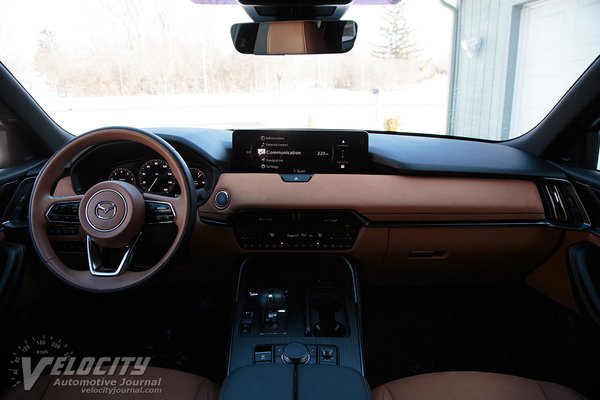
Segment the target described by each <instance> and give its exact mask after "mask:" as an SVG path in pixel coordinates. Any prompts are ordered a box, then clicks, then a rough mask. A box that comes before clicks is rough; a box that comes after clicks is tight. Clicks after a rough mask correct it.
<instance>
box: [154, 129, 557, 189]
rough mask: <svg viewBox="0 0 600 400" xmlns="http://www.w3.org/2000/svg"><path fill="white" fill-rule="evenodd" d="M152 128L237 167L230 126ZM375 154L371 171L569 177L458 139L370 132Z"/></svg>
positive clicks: (508, 150)
mask: <svg viewBox="0 0 600 400" xmlns="http://www.w3.org/2000/svg"><path fill="white" fill-rule="evenodd" d="M152 132H154V133H156V134H158V135H160V136H161V137H163V138H164V139H166V140H168V141H169V142H171V143H172V144H173V143H180V144H181V145H183V146H185V147H186V148H189V149H191V150H193V151H195V152H197V153H198V154H200V155H202V156H203V157H204V158H206V159H207V160H208V161H209V162H211V163H212V164H213V165H215V166H217V167H218V168H219V170H220V171H221V172H231V171H232V165H231V158H232V131H230V130H214V129H194V128H173V129H171V128H157V129H152ZM369 157H370V165H369V173H371V174H378V173H383V174H403V175H404V174H406V175H456V176H494V177H524V178H526V177H551V178H565V174H564V173H563V172H562V171H561V170H560V169H559V168H556V167H555V166H553V165H551V164H550V163H548V162H546V161H544V160H542V159H540V158H537V157H535V156H532V155H530V154H528V153H525V152H524V151H521V150H519V149H516V148H514V147H511V146H507V145H505V144H503V143H494V142H483V141H476V140H468V139H460V138H456V137H432V136H417V135H408V134H389V133H369Z"/></svg>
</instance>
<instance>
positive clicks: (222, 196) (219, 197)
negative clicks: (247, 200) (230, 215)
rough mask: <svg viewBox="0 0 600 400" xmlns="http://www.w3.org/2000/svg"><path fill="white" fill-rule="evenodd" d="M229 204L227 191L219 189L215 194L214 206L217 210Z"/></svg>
mask: <svg viewBox="0 0 600 400" xmlns="http://www.w3.org/2000/svg"><path fill="white" fill-rule="evenodd" d="M228 205H229V192H227V191H226V190H219V191H218V192H217V194H216V195H215V207H217V208H218V209H219V210H222V209H224V208H227V206H228Z"/></svg>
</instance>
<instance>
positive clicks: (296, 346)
mask: <svg viewBox="0 0 600 400" xmlns="http://www.w3.org/2000/svg"><path fill="white" fill-rule="evenodd" d="M281 357H282V358H283V362H285V363H286V364H306V363H307V362H308V360H309V359H310V353H309V351H308V348H307V347H306V346H305V345H303V344H302V343H290V344H288V345H287V346H285V347H284V348H283V355H282V356H281Z"/></svg>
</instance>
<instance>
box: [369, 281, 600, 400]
mask: <svg viewBox="0 0 600 400" xmlns="http://www.w3.org/2000/svg"><path fill="white" fill-rule="evenodd" d="M362 301H363V330H364V341H365V360H366V376H367V379H368V380H369V383H370V384H371V386H372V387H375V386H377V385H379V384H382V383H385V382H388V381H392V380H394V379H398V378H402V377H407V376H411V375H416V374H421V373H428V372H438V371H452V370H455V371H456V370H467V371H469V370H470V371H488V372H500V373H505V374H513V375H518V376H523V377H528V378H534V379H539V380H546V381H552V382H556V383H561V384H564V385H567V386H569V387H572V388H574V389H576V390H578V391H579V392H580V393H582V394H584V395H586V396H587V397H588V398H589V399H600V384H599V382H598V378H599V377H600V331H599V330H598V329H597V328H595V327H593V326H591V324H588V323H587V322H586V321H583V320H582V319H581V318H580V317H577V316H574V315H573V314H571V313H569V312H567V311H565V310H564V309H563V308H562V307H560V306H558V305H556V304H554V303H553V302H551V301H549V300H547V299H546V298H545V297H543V296H541V295H539V294H537V293H535V292H533V291H532V290H530V289H528V288H526V287H498V286H478V287H462V286H461V287H459V286H457V287H403V288H377V287H371V288H364V290H363V295H362Z"/></svg>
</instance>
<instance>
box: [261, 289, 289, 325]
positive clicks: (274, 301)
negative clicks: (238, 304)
mask: <svg viewBox="0 0 600 400" xmlns="http://www.w3.org/2000/svg"><path fill="white" fill-rule="evenodd" d="M258 306H259V307H260V309H261V310H262V312H263V314H262V315H263V317H262V326H263V328H264V329H265V330H267V331H272V330H276V329H278V328H279V327H280V321H279V310H280V309H282V308H283V307H285V292H284V291H283V290H281V289H271V288H269V289H263V290H261V291H260V292H258Z"/></svg>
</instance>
